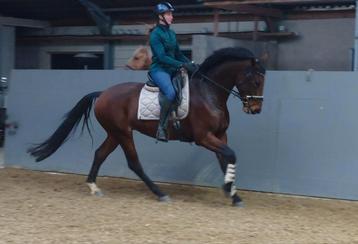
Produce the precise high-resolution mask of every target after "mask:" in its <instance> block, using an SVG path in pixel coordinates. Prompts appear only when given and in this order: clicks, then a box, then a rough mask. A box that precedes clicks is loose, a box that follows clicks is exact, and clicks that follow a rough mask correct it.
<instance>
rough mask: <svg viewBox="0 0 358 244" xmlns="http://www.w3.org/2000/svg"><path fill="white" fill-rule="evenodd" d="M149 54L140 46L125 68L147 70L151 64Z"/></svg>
mask: <svg viewBox="0 0 358 244" xmlns="http://www.w3.org/2000/svg"><path fill="white" fill-rule="evenodd" d="M151 56H152V55H151V52H150V51H149V50H148V48H147V47H145V46H140V47H139V48H137V49H136V50H135V51H134V54H133V56H132V57H131V58H130V59H129V60H128V62H127V65H126V66H127V67H128V68H130V69H133V70H146V69H149V66H150V64H151V63H152V57H151Z"/></svg>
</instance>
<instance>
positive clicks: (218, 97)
mask: <svg viewBox="0 0 358 244" xmlns="http://www.w3.org/2000/svg"><path fill="white" fill-rule="evenodd" d="M204 75H205V76H207V77H208V78H209V79H210V80H211V81H209V80H208V79H205V77H200V76H198V78H197V79H198V81H197V82H196V84H197V85H196V89H197V91H198V93H199V94H200V95H201V96H202V97H203V98H204V99H205V100H206V101H208V102H210V103H212V104H213V105H215V106H216V107H219V108H223V107H226V103H227V100H228V98H229V95H230V91H231V90H232V89H233V87H234V81H235V78H236V77H235V72H232V70H228V69H226V68H221V69H219V70H214V71H213V72H210V73H208V74H204ZM213 82H215V83H216V84H213Z"/></svg>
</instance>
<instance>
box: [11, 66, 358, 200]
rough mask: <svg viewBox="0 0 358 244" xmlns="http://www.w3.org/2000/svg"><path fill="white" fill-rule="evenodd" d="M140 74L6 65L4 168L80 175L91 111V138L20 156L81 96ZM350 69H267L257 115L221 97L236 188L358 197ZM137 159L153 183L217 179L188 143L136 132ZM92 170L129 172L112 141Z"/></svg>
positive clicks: (96, 130) (90, 148)
mask: <svg viewBox="0 0 358 244" xmlns="http://www.w3.org/2000/svg"><path fill="white" fill-rule="evenodd" d="M145 80H146V72H144V71H128V70H108V71H103V70H102V71H95V70H86V71H78V70H76V71H69V70H14V71H13V72H12V74H11V80H10V88H9V94H8V97H7V108H8V121H7V122H8V123H12V122H16V123H18V125H19V128H18V129H17V130H16V131H11V130H8V131H7V133H6V140H5V165H6V166H8V167H12V166H19V167H22V168H27V169H34V170H46V171H60V172H71V173H80V174H88V172H89V169H90V167H91V164H92V159H93V154H94V151H95V149H96V148H97V147H98V146H99V145H100V144H101V143H102V141H103V140H104V138H105V133H104V130H103V129H102V128H101V127H100V125H99V124H98V123H97V121H96V119H95V118H94V116H93V114H92V125H93V127H92V128H93V130H92V132H93V135H94V141H93V144H92V142H91V139H90V137H89V135H88V133H86V132H85V133H84V135H83V136H80V133H79V132H78V133H76V134H75V135H74V137H73V138H72V139H70V140H69V141H67V142H66V143H65V144H64V145H63V146H62V147H61V148H60V149H59V150H58V151H57V152H56V153H55V154H54V155H52V156H51V157H49V158H48V159H46V160H44V161H42V162H40V163H36V162H34V160H33V159H32V158H31V157H30V156H29V155H28V154H27V153H26V150H27V148H28V147H30V146H31V144H32V143H37V142H42V141H43V140H45V139H47V138H48V136H49V135H51V134H52V133H53V132H54V130H55V129H56V128H57V127H58V126H59V124H60V123H61V121H62V118H63V116H64V114H65V113H66V112H68V111H69V110H70V109H71V108H72V107H73V106H74V105H75V103H77V101H78V100H79V99H80V98H82V97H83V96H84V95H86V94H87V93H90V92H93V91H98V90H103V89H106V88H108V87H110V86H112V85H114V84H117V83H121V82H128V81H135V82H144V81H145ZM357 94H358V73H356V72H313V73H307V72H304V71H268V72H267V77H266V84H265V92H264V96H265V101H264V105H263V111H262V113H261V114H259V115H247V114H245V113H243V112H242V111H241V107H242V106H241V102H240V101H239V100H238V99H235V98H230V99H229V104H228V105H229V108H230V116H231V125H230V128H229V130H228V135H229V146H230V147H231V148H232V149H233V150H234V151H235V152H236V154H237V158H238V162H237V165H238V166H237V186H238V187H239V188H241V189H249V190H258V191H267V192H277V193H290V194H298V195H308V196H320V197H331V198H341V199H351V200H358V188H357V185H358V177H356V175H357V172H358V160H357V159H358V112H357V108H356V103H357V102H356V98H357ZM135 141H136V145H137V151H138V154H139V158H140V160H141V162H142V164H143V167H144V169H145V171H146V172H147V174H148V175H149V176H150V177H151V178H152V179H153V180H155V181H164V182H178V183H189V184H197V185H208V186H220V185H221V184H222V183H223V174H222V173H221V171H220V168H219V165H218V163H217V161H216V157H215V155H214V154H213V153H212V152H209V151H207V150H205V149H203V148H201V147H198V146H196V145H195V144H193V145H191V144H189V143H181V142H170V143H167V144H165V143H159V144H156V143H155V140H154V139H153V138H149V137H146V136H143V135H141V134H139V133H135ZM100 175H108V176H121V177H128V178H137V177H136V176H135V175H134V174H133V173H132V172H131V171H130V170H129V169H128V167H127V163H126V161H125V157H124V155H123V153H122V150H121V149H120V148H118V149H117V150H116V151H115V152H113V153H112V154H111V155H110V156H109V158H108V159H107V160H106V162H105V163H104V164H103V166H102V168H101V170H100Z"/></svg>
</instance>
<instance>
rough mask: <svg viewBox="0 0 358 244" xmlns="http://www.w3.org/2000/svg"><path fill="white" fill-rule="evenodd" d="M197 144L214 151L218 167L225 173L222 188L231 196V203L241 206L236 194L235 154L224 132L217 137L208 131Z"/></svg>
mask: <svg viewBox="0 0 358 244" xmlns="http://www.w3.org/2000/svg"><path fill="white" fill-rule="evenodd" d="M199 144H200V145H202V146H204V147H205V148H207V149H209V150H211V151H214V152H215V153H216V156H217V158H218V160H219V163H220V167H221V169H222V171H223V173H224V175H225V176H224V185H223V190H224V192H225V194H226V195H227V196H230V197H231V198H232V204H233V205H234V206H237V207H242V206H243V203H242V200H241V198H240V197H239V195H238V194H237V190H236V186H235V175H236V155H235V152H234V151H233V150H232V149H231V148H230V147H229V146H228V145H227V136H226V134H224V135H223V136H222V137H221V138H220V139H219V138H218V137H216V136H215V135H214V134H212V133H209V134H208V135H207V136H206V137H205V138H204V139H203V140H201V141H200V142H199Z"/></svg>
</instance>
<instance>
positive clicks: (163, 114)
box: [157, 96, 172, 142]
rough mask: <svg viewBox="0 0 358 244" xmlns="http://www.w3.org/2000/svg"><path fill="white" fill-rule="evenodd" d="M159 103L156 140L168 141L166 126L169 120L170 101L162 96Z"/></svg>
mask: <svg viewBox="0 0 358 244" xmlns="http://www.w3.org/2000/svg"><path fill="white" fill-rule="evenodd" d="M159 103H160V116H159V126H158V131H157V140H158V141H164V142H167V141H168V134H167V127H168V121H169V115H170V112H171V108H172V102H171V101H170V100H168V99H167V98H166V97H165V96H162V97H161V98H160V99H159Z"/></svg>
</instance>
